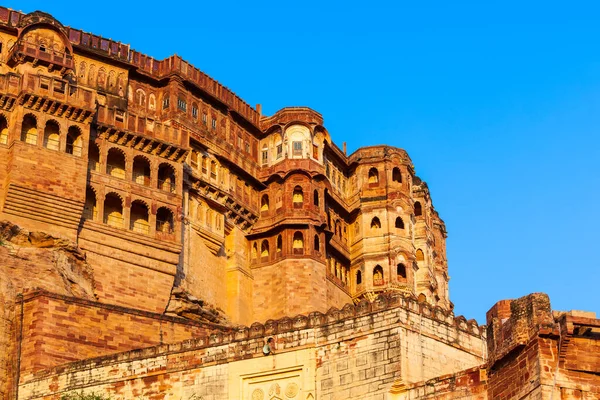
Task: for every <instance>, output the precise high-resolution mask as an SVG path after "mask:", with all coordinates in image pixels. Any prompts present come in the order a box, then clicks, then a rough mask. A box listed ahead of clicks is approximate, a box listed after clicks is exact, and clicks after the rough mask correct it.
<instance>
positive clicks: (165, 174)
mask: <svg viewBox="0 0 600 400" xmlns="http://www.w3.org/2000/svg"><path fill="white" fill-rule="evenodd" d="M158 188H159V189H161V190H164V191H166V192H171V193H175V169H174V168H173V167H172V166H171V165H170V164H165V163H163V164H160V165H159V166H158Z"/></svg>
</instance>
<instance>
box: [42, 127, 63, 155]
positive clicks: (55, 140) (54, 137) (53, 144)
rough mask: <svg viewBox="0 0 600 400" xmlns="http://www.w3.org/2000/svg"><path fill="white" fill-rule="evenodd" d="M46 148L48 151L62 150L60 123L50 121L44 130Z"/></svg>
mask: <svg viewBox="0 0 600 400" xmlns="http://www.w3.org/2000/svg"><path fill="white" fill-rule="evenodd" d="M44 147H45V148H47V149H48V150H54V151H58V149H59V148H60V128H59V126H58V122H56V121H54V120H50V121H47V122H46V127H45V128H44Z"/></svg>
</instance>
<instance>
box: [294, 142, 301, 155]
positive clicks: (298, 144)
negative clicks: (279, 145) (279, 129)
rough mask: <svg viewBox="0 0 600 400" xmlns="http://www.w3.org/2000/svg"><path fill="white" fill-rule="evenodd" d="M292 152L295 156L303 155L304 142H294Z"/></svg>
mask: <svg viewBox="0 0 600 400" xmlns="http://www.w3.org/2000/svg"><path fill="white" fill-rule="evenodd" d="M292 154H293V155H294V157H302V142H292Z"/></svg>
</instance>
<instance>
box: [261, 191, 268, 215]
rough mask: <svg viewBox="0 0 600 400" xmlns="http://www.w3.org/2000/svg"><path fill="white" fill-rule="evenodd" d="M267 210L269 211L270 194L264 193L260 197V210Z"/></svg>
mask: <svg viewBox="0 0 600 400" xmlns="http://www.w3.org/2000/svg"><path fill="white" fill-rule="evenodd" d="M267 211H269V196H267V195H266V194H263V196H262V197H261V199H260V212H261V213H262V212H267Z"/></svg>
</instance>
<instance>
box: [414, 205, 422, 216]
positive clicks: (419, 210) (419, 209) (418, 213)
mask: <svg viewBox="0 0 600 400" xmlns="http://www.w3.org/2000/svg"><path fill="white" fill-rule="evenodd" d="M421 215H423V208H422V207H421V203H420V202H418V201H417V202H415V217H420V216H421Z"/></svg>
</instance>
